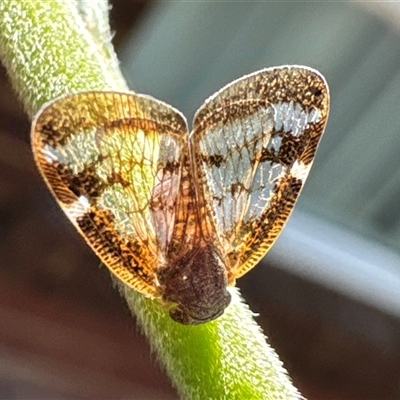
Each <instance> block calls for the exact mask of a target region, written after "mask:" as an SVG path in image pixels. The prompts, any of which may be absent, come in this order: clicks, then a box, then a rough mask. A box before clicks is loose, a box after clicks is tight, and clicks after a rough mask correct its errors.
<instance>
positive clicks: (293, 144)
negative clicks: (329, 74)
mask: <svg viewBox="0 0 400 400" xmlns="http://www.w3.org/2000/svg"><path fill="white" fill-rule="evenodd" d="M328 111H329V92H328V87H327V84H326V82H325V80H324V78H323V77H322V76H321V75H320V74H319V73H318V72H316V71H314V70H312V69H310V68H307V67H297V66H290V67H288V66H285V67H278V68H271V69H265V70H262V71H259V72H256V73H254V74H251V75H248V76H245V77H243V78H241V79H239V80H237V81H234V82H233V83H231V84H229V85H228V86H226V87H224V88H223V89H221V90H220V91H219V92H217V93H216V94H215V95H214V96H212V97H211V98H209V99H208V100H207V101H206V102H205V104H204V105H203V106H202V107H201V108H200V109H199V110H198V112H197V113H196V116H195V118H194V123H193V126H194V129H193V132H192V134H191V136H190V144H191V148H192V158H193V160H194V165H195V169H196V173H197V180H198V182H199V184H198V185H197V191H198V192H199V197H200V198H202V197H204V199H205V200H206V203H207V207H208V210H209V213H210V215H212V218H213V220H214V223H215V226H216V231H217V234H218V238H219V240H220V246H221V249H223V251H224V253H225V257H226V259H227V260H228V264H229V268H230V271H229V272H230V274H229V278H230V280H231V282H234V279H235V278H238V277H240V276H241V275H243V274H245V273H246V272H247V271H248V270H249V269H251V268H252V267H253V266H255V265H256V263H257V262H258V261H259V260H260V258H262V257H263V256H264V255H265V253H266V252H267V251H268V250H269V248H270V247H271V246H272V244H273V243H274V241H275V240H276V238H277V237H278V235H279V233H280V232H281V230H282V229H283V227H284V225H285V223H286V220H287V219H288V217H289V215H290V213H291V211H292V210H293V207H294V205H295V202H296V200H297V198H298V196H299V194H300V191H301V188H302V187H303V184H304V182H305V180H306V178H307V176H308V173H309V171H310V168H311V164H312V162H313V159H314V156H315V151H316V149H317V146H318V143H319V140H320V138H321V136H322V134H323V131H324V128H325V125H326V122H327V116H328Z"/></svg>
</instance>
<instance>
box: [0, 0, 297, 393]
mask: <svg viewBox="0 0 400 400" xmlns="http://www.w3.org/2000/svg"><path fill="white" fill-rule="evenodd" d="M81 3H83V2H82V1H61V0H59V1H57V0H52V1H29V0H27V1H17V0H2V1H1V2H0V56H1V58H2V62H3V63H4V65H5V66H6V68H7V70H8V74H9V77H10V79H11V81H12V83H13V86H14V88H15V90H16V92H17V93H18V95H19V97H20V99H21V101H22V102H23V104H24V106H25V109H26V111H27V113H28V114H29V115H30V116H31V117H32V116H33V115H34V114H35V113H36V112H37V111H38V110H39V109H40V108H41V107H42V106H43V104H44V103H46V102H48V101H50V100H52V99H54V98H56V97H58V96H60V95H62V94H65V93H74V92H81V91H89V90H122V91H126V90H127V86H126V83H125V81H124V80H123V78H122V76H121V74H120V71H119V70H118V68H117V63H116V58H115V56H114V52H113V49H112V46H111V44H110V43H109V28H107V27H108V25H107V23H108V21H107V15H106V13H104V12H99V13H93V14H89V15H91V16H92V17H91V18H94V19H95V22H96V20H97V23H98V26H99V27H100V28H98V29H97V28H96V27H97V25H96V24H95V25H94V26H93V25H91V23H92V22H93V20H90V18H89V17H88V16H87V15H88V14H87V12H89V11H90V9H89V11H88V9H86V10H85V9H83V11H82V7H81V6H82V4H81ZM90 6H91V7H92V8H93V4H91V5H90ZM101 6H102V7H103V10H104V3H102V4H101ZM92 11H93V10H92ZM93 15H94V17H93ZM104 27H106V28H104ZM118 286H119V289H120V291H121V293H122V294H123V295H124V296H125V298H126V301H127V302H128V305H129V307H130V309H131V310H132V312H133V313H134V314H135V315H136V317H137V320H138V322H139V324H140V326H141V327H142V329H143V331H144V333H145V334H146V335H147V337H148V339H149V341H150V344H151V347H152V349H153V351H154V352H155V353H156V354H157V357H158V359H159V360H160V362H161V363H162V365H163V367H164V368H165V370H166V372H167V373H168V375H169V376H170V377H171V380H172V382H173V384H174V386H175V387H176V388H177V389H178V392H179V393H180V395H181V396H182V397H183V398H184V399H188V400H189V399H201V400H204V399H283V400H287V399H298V398H300V395H299V394H298V392H297V390H296V389H295V388H294V387H293V386H292V384H291V382H290V379H289V378H288V376H287V374H286V372H285V370H284V369H283V367H282V364H281V362H280V361H279V359H278V357H277V356H276V354H275V352H274V351H273V349H272V348H271V347H270V346H269V345H268V344H267V343H266V341H265V338H264V336H263V334H262V333H261V331H260V329H259V327H258V325H257V324H256V323H255V322H254V319H253V316H252V313H251V311H250V310H249V309H248V307H247V306H246V305H245V304H244V303H243V302H242V300H241V299H240V295H239V292H238V291H237V290H236V289H233V290H232V294H233V302H232V305H231V306H230V307H229V308H228V310H227V311H226V313H225V314H224V316H223V317H221V318H219V319H218V320H217V321H213V322H211V323H208V324H205V325H201V326H189V327H188V326H182V325H179V324H177V323H175V322H173V321H172V320H171V319H170V317H169V315H168V313H167V311H166V310H165V309H163V308H162V306H161V305H160V304H159V303H158V302H157V301H152V300H149V299H146V298H144V297H143V296H142V295H140V294H139V293H137V292H135V291H133V290H131V289H130V288H128V287H126V286H124V285H123V284H122V283H118Z"/></svg>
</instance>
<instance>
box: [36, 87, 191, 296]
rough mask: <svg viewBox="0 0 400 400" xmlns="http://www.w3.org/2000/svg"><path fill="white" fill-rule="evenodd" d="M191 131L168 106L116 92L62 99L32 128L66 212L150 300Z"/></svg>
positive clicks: (39, 158) (40, 162) (49, 178)
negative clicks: (181, 163) (180, 167)
mask: <svg viewBox="0 0 400 400" xmlns="http://www.w3.org/2000/svg"><path fill="white" fill-rule="evenodd" d="M187 132H188V131H187V124H186V121H185V119H184V118H183V117H182V116H181V114H180V113H179V112H177V111H175V110H174V109H172V108H171V107H169V106H167V105H165V104H164V103H161V102H159V101H156V100H153V99H151V98H149V97H146V96H140V95H134V94H123V93H112V92H85V93H80V94H74V95H68V96H66V97H63V98H61V99H59V100H56V101H55V102H52V103H51V104H49V105H47V106H45V107H44V108H43V109H42V110H41V111H40V112H39V114H38V116H37V117H36V118H35V121H34V124H33V128H32V146H33V152H34V155H35V159H36V162H37V165H38V166H39V169H40V171H41V173H42V175H43V176H44V178H45V180H46V182H47V184H48V186H49V188H50V190H51V191H52V192H53V194H54V196H55V197H56V199H57V200H58V202H59V204H60V206H61V207H62V209H63V210H64V211H65V213H66V214H67V216H68V217H69V219H70V220H71V221H72V223H73V224H74V225H75V227H76V228H77V229H78V230H79V231H80V233H81V234H82V235H83V237H84V238H85V240H86V241H87V242H88V244H89V245H90V246H91V247H92V248H93V250H94V251H95V252H96V253H97V254H98V256H99V257H100V258H101V260H102V261H103V263H104V264H105V265H106V266H107V267H108V268H109V269H110V270H111V271H112V272H113V273H114V274H115V275H116V276H117V277H118V278H119V279H121V280H122V281H123V282H125V283H127V284H128V285H130V286H131V287H133V288H134V289H136V290H138V291H140V292H141V293H143V294H145V295H148V296H158V295H159V293H158V292H157V287H156V286H157V285H156V279H155V272H156V270H157V268H158V266H159V265H160V264H162V262H163V257H164V252H165V249H166V247H167V245H168V242H169V240H170V237H171V231H172V229H173V225H174V204H175V202H176V198H177V196H178V191H179V190H178V188H179V179H180V176H179V168H178V167H179V163H180V160H181V157H182V154H183V152H184V151H186V146H187V135H188V133H187ZM170 165H174V166H175V168H169V166H170ZM177 166H178V167H177Z"/></svg>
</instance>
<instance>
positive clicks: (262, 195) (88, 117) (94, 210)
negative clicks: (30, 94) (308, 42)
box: [32, 67, 329, 324]
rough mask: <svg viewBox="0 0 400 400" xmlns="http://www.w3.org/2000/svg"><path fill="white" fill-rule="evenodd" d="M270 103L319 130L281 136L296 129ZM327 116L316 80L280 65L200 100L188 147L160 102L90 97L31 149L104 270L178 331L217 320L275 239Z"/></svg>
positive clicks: (183, 128)
mask: <svg viewBox="0 0 400 400" xmlns="http://www.w3.org/2000/svg"><path fill="white" fill-rule="evenodd" d="M279 102H285V103H288V104H289V103H290V104H292V105H295V106H296V107H297V108H296V110H298V109H300V110H301V112H304V113H306V114H305V115H306V117H307V118H308V116H309V115H311V114H310V113H311V110H313V112H314V114H313V115H316V116H317V117H316V119H317V120H316V121H314V120H313V121H312V122H309V123H307V122H306V124H307V126H302V125H301V126H300V125H299V126H300V127H297V128H296V129H297V131H296V132H292V131H291V128H290V127H291V125H290V124H289V125H288V122H284V121H292V122H293V118H297V117H293V115H289V116H288V117H290V118H291V119H290V118H289V119H287V118H286V116H284V115H283V116H279V117H276V116H275V117H274V114H273V110H274V109H275V108H274V106H275V105H278V103H279ZM279 104H280V103H279ZM279 107H281V106H279ZM279 107H278V108H277V109H279V110H281V111H279V112H281V113H283V112H286V111H284V109H283V108H279ZM285 107H286V105H285ZM299 107H300V108H299ZM266 110H269V111H266ZM282 110H283V111H282ZM291 110H292V111H290V112H294V111H293V107H292V108H291ZM316 110H317V111H318V112H317V113H316V114H315V112H316ZM328 110H329V93H328V89H327V86H326V83H325V81H324V79H323V78H322V77H321V76H320V75H319V74H318V73H317V72H315V71H313V70H311V69H308V68H306V67H280V68H272V69H267V70H263V71H259V72H257V73H254V74H251V75H248V76H245V77H243V78H241V79H239V80H237V81H235V82H233V83H231V84H230V85H228V86H226V87H224V88H223V89H221V90H220V91H219V92H218V93H217V94H215V95H214V96H212V97H211V98H210V99H208V100H207V101H206V103H205V104H204V105H203V106H202V107H201V108H200V110H199V111H198V112H197V114H196V116H195V120H194V131H193V134H192V135H191V136H190V139H189V135H188V128H187V124H186V121H185V119H184V118H183V116H182V115H181V114H180V113H179V112H178V111H176V110H174V109H173V108H172V107H170V106H168V105H166V104H164V103H162V102H159V101H157V100H154V99H152V98H149V97H147V96H142V95H134V94H123V93H107V92H88V93H81V94H76V95H69V96H66V97H64V98H61V99H59V100H57V101H55V102H54V103H52V104H50V105H48V106H46V107H44V108H43V109H42V110H41V111H40V113H39V114H38V116H37V117H36V118H35V121H34V124H33V128H32V145H33V150H34V155H35V158H36V162H37V164H38V166H39V169H40V171H41V173H42V174H43V177H44V178H45V180H46V182H47V183H48V185H49V188H50V190H51V191H52V192H53V194H54V195H55V197H56V199H57V200H58V201H59V203H60V205H61V207H62V208H63V210H64V211H65V212H66V214H67V215H68V217H69V219H70V220H71V221H72V223H73V224H74V225H75V226H76V228H77V229H78V230H79V232H80V233H81V234H82V236H83V237H84V238H85V240H86V242H87V243H88V244H89V245H90V246H91V247H92V248H93V250H94V251H95V252H96V253H97V255H98V256H99V257H100V259H101V260H102V261H103V263H104V264H105V265H106V266H107V267H108V268H109V269H110V271H111V272H113V273H114V274H115V275H116V276H117V277H118V278H119V279H120V280H122V281H123V282H124V283H126V284H127V285H129V286H131V287H132V288H134V289H135V290H138V291H139V292H141V293H143V294H144V295H146V296H148V297H152V298H158V299H159V300H160V301H161V302H162V303H163V304H164V305H165V306H167V307H169V309H170V315H171V317H172V318H173V319H174V320H175V321H177V322H180V323H183V324H199V323H204V322H207V321H210V320H213V319H215V318H217V317H219V316H220V315H221V314H222V313H223V312H224V309H225V308H226V307H227V306H228V304H229V302H230V295H229V293H228V292H227V285H233V284H234V283H235V280H236V278H238V277H240V276H241V275H243V274H244V273H246V272H247V271H248V270H249V269H251V268H253V267H254V266H255V265H256V263H257V262H258V261H259V260H260V258H261V257H263V256H264V254H265V253H266V252H267V251H268V250H269V248H270V247H271V246H272V244H273V242H274V241H275V240H276V238H277V237H278V235H279V233H280V232H281V230H282V229H283V227H284V225H285V223H286V220H287V218H288V217H289V215H290V213H291V211H292V210H293V207H294V205H295V202H296V200H297V198H298V196H299V193H300V191H301V188H302V187H303V184H304V180H305V178H306V176H307V173H308V171H309V169H310V167H311V164H312V161H313V159H314V156H315V151H316V148H317V146H318V143H319V140H320V138H321V135H322V133H323V130H324V127H325V125H326V120H327V114H328ZM277 112H278V111H277ZM288 112H289V111H288ZM296 112H298V111H296ZM262 113H264V114H262ZM265 113H267V114H265ZM261 115H263V116H262V117H261ZM257 118H264V119H263V120H261V119H260V120H258V119H257ZM271 118H281V119H282V120H279V121H278V120H273V121H271ZM303 120H304V118H303ZM306 121H307V120H306ZM297 122H298V121H297V120H295V121H294V122H293V124H294V125H293V126H297V125H296V123H297ZM283 123H285V124H286V125H285V127H283V125H282V124H283ZM298 123H300V122H298ZM263 124H266V125H263ZM275 124H278V125H280V128H276V129H275ZM264 126H267V127H268V128H263V127H264ZM237 128H238V129H237ZM283 128H284V129H283ZM266 129H267V130H266ZM293 129H294V128H293Z"/></svg>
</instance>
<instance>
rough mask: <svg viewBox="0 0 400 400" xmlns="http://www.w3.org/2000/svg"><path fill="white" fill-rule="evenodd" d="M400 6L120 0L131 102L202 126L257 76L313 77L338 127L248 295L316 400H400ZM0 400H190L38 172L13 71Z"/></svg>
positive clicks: (2, 106)
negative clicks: (166, 107)
mask: <svg viewBox="0 0 400 400" xmlns="http://www.w3.org/2000/svg"><path fill="white" fill-rule="evenodd" d="M399 21H400V5H399V4H398V3H383V2H382V3H381V2H377V3H348V2H340V3H339V2H320V3H316V2H310V3H306V2H301V1H298V2H296V1H295V2H206V1H204V2H203V1H197V2H183V1H182V2H181V1H174V2H172V1H171V2H170V1H161V2H160V1H140V2H136V1H116V0H114V1H112V9H111V25H112V29H113V31H115V37H114V43H115V46H116V49H117V53H118V56H119V58H120V60H121V67H122V69H123V72H124V74H125V76H126V78H127V79H128V81H129V83H130V85H131V87H132V89H134V90H135V91H137V92H141V93H147V94H150V95H152V96H154V97H156V98H159V99H160V100H163V101H165V102H167V103H169V104H171V105H173V106H175V107H177V108H178V109H180V110H181V111H183V112H184V114H185V115H186V116H187V118H188V120H189V121H190V120H191V119H192V117H193V114H194V112H195V110H196V109H197V108H198V107H199V106H200V105H201V104H202V102H203V101H204V100H205V99H206V98H207V97H208V96H209V95H211V94H213V92H215V91H217V90H218V89H219V88H221V87H222V86H223V85H225V84H226V83H228V82H230V81H231V80H233V79H236V78H238V77H240V76H242V75H243V74H247V73H250V72H253V71H256V70H258V69H261V68H265V67H271V66H277V65H282V64H303V65H308V66H311V67H313V68H316V69H318V70H319V71H320V72H321V73H323V75H325V77H326V79H327V81H328V83H329V85H330V90H331V116H330V120H329V123H328V127H327V130H326V133H325V137H324V138H323V140H322V144H321V146H320V150H319V152H318V155H317V159H316V161H315V163H314V167H313V170H312V172H311V174H310V177H309V180H308V182H307V184H306V187H305V190H304V191H303V193H302V196H301V198H300V200H299V204H298V206H297V208H296V210H295V212H294V214H293V216H292V218H291V219H290V221H289V223H288V225H287V227H286V229H285V231H284V233H283V234H282V236H281V237H280V239H279V240H278V242H277V243H276V245H275V246H274V248H273V250H271V252H270V253H269V254H268V255H267V257H266V258H265V259H264V261H263V262H262V263H261V264H260V266H258V267H257V268H255V269H253V270H252V271H251V272H250V273H249V274H248V275H246V276H245V277H243V278H242V279H241V280H240V281H239V283H238V285H239V286H240V287H241V288H242V292H243V296H244V297H245V298H246V299H247V301H248V302H249V304H250V305H251V307H252V309H253V310H254V311H255V312H257V313H259V317H258V321H259V323H260V324H261V326H262V327H263V329H264V331H265V333H266V334H267V335H268V337H269V341H270V342H271V343H272V344H273V346H274V347H275V348H276V350H277V352H278V353H279V355H280V356H281V358H282V360H283V361H284V363H285V366H286V368H287V369H288V371H289V372H290V374H291V376H292V377H293V380H294V382H295V384H296V385H297V386H298V387H299V389H300V390H301V391H302V392H303V394H304V395H305V396H306V397H307V398H308V399H309V400H314V399H323V400H329V399H338V400H340V399H348V400H350V399H360V400H361V399H364V400H365V399H396V398H400V257H399V254H400V210H399V208H400V207H399V205H400V168H399V166H400V112H399V111H400V108H399V105H400V100H399V99H400V70H399V65H400V37H399V35H400V22H399ZM0 88H1V90H0V121H1V122H0V171H1V172H0V228H1V229H0V321H1V322H0V399H45V398H46V399H77V398H79V399H81V398H86V399H100V398H102V399H103V398H104V399H105V398H107V399H108V398H110V399H111V398H113V399H177V394H176V392H175V390H174V389H173V388H172V387H171V386H170V384H169V382H168V379H167V378H166V377H165V376H164V373H163V372H162V371H161V370H160V369H159V367H158V365H157V362H156V361H155V358H154V356H152V355H151V354H150V349H149V347H148V345H147V343H146V341H145V339H144V338H143V337H142V336H141V334H140V333H139V332H138V330H137V328H136V326H135V323H134V319H133V318H132V317H131V316H130V315H129V312H128V309H127V307H126V306H125V304H124V301H123V300H122V299H121V298H120V297H119V295H118V293H117V292H116V291H115V290H114V289H113V287H112V284H111V280H110V278H109V274H108V272H107V270H106V269H105V268H99V264H100V263H99V261H98V260H97V258H96V257H95V256H94V255H93V254H92V252H91V251H90V249H89V248H88V247H87V246H86V245H85V244H84V242H83V240H82V239H81V238H80V236H79V235H78V234H77V233H76V232H75V230H74V229H73V227H72V226H71V225H70V223H69V222H68V221H67V219H66V218H65V217H64V216H63V214H62V212H61V211H60V210H59V209H58V206H57V205H56V203H55V202H54V201H53V199H52V198H51V196H50V194H49V192H48V191H47V189H46V187H45V185H44V183H43V182H42V180H41V178H40V177H39V174H38V172H37V170H36V168H35V166H34V163H33V159H32V155H31V151H30V146H29V129H30V123H29V121H28V119H27V117H26V116H25V115H24V113H23V110H22V107H21V105H20V104H19V103H18V101H17V99H16V97H15V96H14V94H13V92H12V90H11V88H10V85H9V83H8V81H7V74H6V71H5V70H4V69H2V70H1V74H0Z"/></svg>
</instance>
